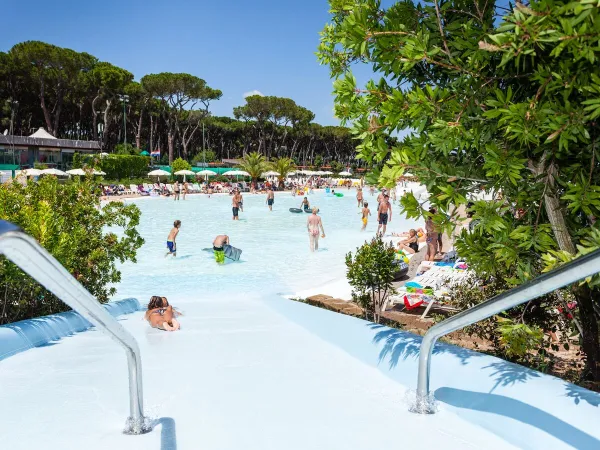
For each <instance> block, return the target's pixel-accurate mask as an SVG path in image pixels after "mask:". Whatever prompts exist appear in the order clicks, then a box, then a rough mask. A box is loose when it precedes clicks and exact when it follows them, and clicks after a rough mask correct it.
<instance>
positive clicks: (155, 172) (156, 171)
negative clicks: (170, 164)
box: [148, 169, 171, 177]
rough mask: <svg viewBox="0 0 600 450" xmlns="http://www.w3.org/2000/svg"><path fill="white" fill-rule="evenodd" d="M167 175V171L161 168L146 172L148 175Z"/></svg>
mask: <svg viewBox="0 0 600 450" xmlns="http://www.w3.org/2000/svg"><path fill="white" fill-rule="evenodd" d="M169 175H171V174H170V173H169V172H167V171H166V170H162V169H156V170H153V171H152V172H148V176H149V177H168V176H169Z"/></svg>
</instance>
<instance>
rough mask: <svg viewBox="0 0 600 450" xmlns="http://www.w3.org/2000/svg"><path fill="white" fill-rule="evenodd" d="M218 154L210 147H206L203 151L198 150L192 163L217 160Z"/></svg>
mask: <svg viewBox="0 0 600 450" xmlns="http://www.w3.org/2000/svg"><path fill="white" fill-rule="evenodd" d="M217 160H218V158H217V154H216V153H215V152H214V151H212V150H210V149H206V150H205V151H204V152H202V149H200V150H198V153H197V154H196V155H195V156H194V158H192V165H194V166H195V165H196V164H198V163H201V162H207V163H210V162H215V161H217Z"/></svg>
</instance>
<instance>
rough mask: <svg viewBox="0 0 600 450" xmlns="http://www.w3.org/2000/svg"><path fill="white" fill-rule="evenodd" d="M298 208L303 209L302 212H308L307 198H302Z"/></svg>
mask: <svg viewBox="0 0 600 450" xmlns="http://www.w3.org/2000/svg"><path fill="white" fill-rule="evenodd" d="M300 208H304V211H308V210H309V209H310V203H309V202H308V198H307V197H304V200H302V203H300Z"/></svg>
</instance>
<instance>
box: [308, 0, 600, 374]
mask: <svg viewBox="0 0 600 450" xmlns="http://www.w3.org/2000/svg"><path fill="white" fill-rule="evenodd" d="M596 3H597V2H592V1H589V0H584V1H582V2H576V3H575V2H573V3H570V2H563V1H554V0H539V1H532V2H530V3H529V5H523V4H521V3H517V4H516V5H515V7H514V8H512V9H508V10H507V9H506V8H505V7H504V6H503V5H501V4H500V3H499V2H497V3H495V2H487V1H483V0H467V1H465V0H456V1H454V0H448V1H436V0H434V1H424V2H413V1H402V2H397V3H394V4H393V5H392V6H390V7H389V8H387V9H384V8H382V7H381V4H380V2H379V1H376V0H331V1H330V5H331V13H332V22H331V23H330V24H328V25H326V26H325V28H324V30H323V32H322V35H321V44H320V46H319V51H318V57H319V60H320V61H321V63H323V64H327V65H329V67H330V69H331V75H332V77H333V78H334V89H335V95H336V114H337V116H338V117H340V118H342V119H343V120H344V122H345V123H351V124H352V133H353V134H354V135H355V136H356V137H357V138H359V139H360V144H359V145H358V147H357V150H358V157H359V158H361V159H363V160H366V161H369V162H372V163H374V164H376V165H378V166H382V170H381V171H379V172H376V173H375V178H376V180H377V181H378V182H379V183H380V184H382V185H391V184H394V183H395V182H396V180H397V178H398V177H399V176H401V175H402V174H403V173H404V172H405V171H410V172H411V173H413V174H415V175H417V176H418V177H419V179H420V180H421V181H422V182H423V183H424V184H426V186H427V188H428V191H429V192H430V193H431V197H430V198H429V203H430V204H431V205H433V206H435V207H437V209H438V213H437V214H435V215H434V221H435V222H436V223H437V224H438V225H439V226H441V227H445V228H446V229H450V228H452V227H453V226H454V225H455V224H456V223H457V221H458V216H457V211H458V210H459V209H458V207H459V206H461V205H462V206H466V207H468V208H469V211H470V213H471V214H472V215H473V219H474V222H475V223H476V224H477V225H476V226H475V227H474V232H473V233H470V234H469V233H467V232H466V231H463V232H462V234H461V236H460V238H459V240H458V243H457V246H458V249H459V250H460V252H461V254H462V255H464V256H465V257H467V259H468V260H469V262H470V263H471V265H472V266H473V267H475V268H476V269H477V270H478V272H479V273H480V274H482V275H485V276H493V277H500V278H501V279H503V280H505V281H506V283H508V285H509V286H511V285H516V284H520V283H522V282H524V281H526V280H528V279H531V278H532V277H534V276H536V275H537V274H539V273H540V272H541V271H544V270H548V269H549V268H551V267H553V266H555V265H556V264H559V263H562V262H564V261H567V260H570V259H572V258H575V257H577V256H578V255H581V254H583V253H586V252H589V251H591V250H592V249H595V248H597V247H598V246H599V245H600V232H599V231H598V229H597V226H596V217H597V216H598V215H599V214H600V195H599V193H600V171H598V170H597V169H598V156H599V155H598V149H597V144H596V142H597V139H598V136H599V134H600V130H599V127H598V123H597V118H598V116H599V115H600V100H599V98H598V94H600V64H598V57H600V47H599V46H598V41H599V36H600V20H599V17H598V12H599V11H598V8H597V4H596ZM501 16H503V17H501ZM355 64H368V65H370V66H371V67H372V68H373V70H374V72H375V73H376V78H375V79H372V80H370V81H368V82H367V83H366V84H365V86H358V85H357V81H356V78H355V77H354V76H353V74H352V67H353V65H355ZM399 131H404V132H405V133H407V135H406V137H404V138H403V139H402V140H401V141H398V142H397V143H396V144H394V145H389V141H388V139H389V137H390V136H394V135H395V134H396V133H397V132H399ZM482 193H486V194H487V195H488V196H489V197H490V198H491V201H483V200H479V201H478V200H477V198H480V197H481V194H482ZM402 207H403V209H404V211H405V212H406V213H407V214H408V216H409V217H428V216H430V215H431V214H430V213H429V212H428V210H427V207H428V205H426V204H423V203H422V202H419V201H418V200H417V199H416V198H415V197H414V196H413V195H412V194H408V195H406V196H405V197H404V198H403V199H402ZM446 215H449V216H451V218H452V219H453V220H449V219H448V218H447V216H446ZM598 293H599V292H598V288H597V287H596V286H595V284H594V283H593V282H592V283H590V284H584V285H582V286H577V287H575V288H573V289H572V290H571V294H572V295H574V296H575V298H576V299H577V304H578V320H580V321H581V326H582V327H581V328H582V348H583V350H584V351H585V353H586V357H587V371H586V376H588V377H590V378H592V379H595V380H600V346H599V339H598V315H597V313H596V310H600V308H599V305H598V302H597V298H600V297H599V296H598ZM555 306H556V305H554V306H550V308H552V307H555Z"/></svg>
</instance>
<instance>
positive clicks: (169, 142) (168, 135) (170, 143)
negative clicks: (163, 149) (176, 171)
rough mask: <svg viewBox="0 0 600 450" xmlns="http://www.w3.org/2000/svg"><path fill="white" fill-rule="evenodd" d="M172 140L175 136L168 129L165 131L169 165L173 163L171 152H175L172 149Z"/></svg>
mask: <svg viewBox="0 0 600 450" xmlns="http://www.w3.org/2000/svg"><path fill="white" fill-rule="evenodd" d="M174 141H175V136H174V135H173V131H171V130H169V131H168V132H167V144H168V146H169V165H171V164H173V154H174V153H175V149H174V145H173V144H174Z"/></svg>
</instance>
